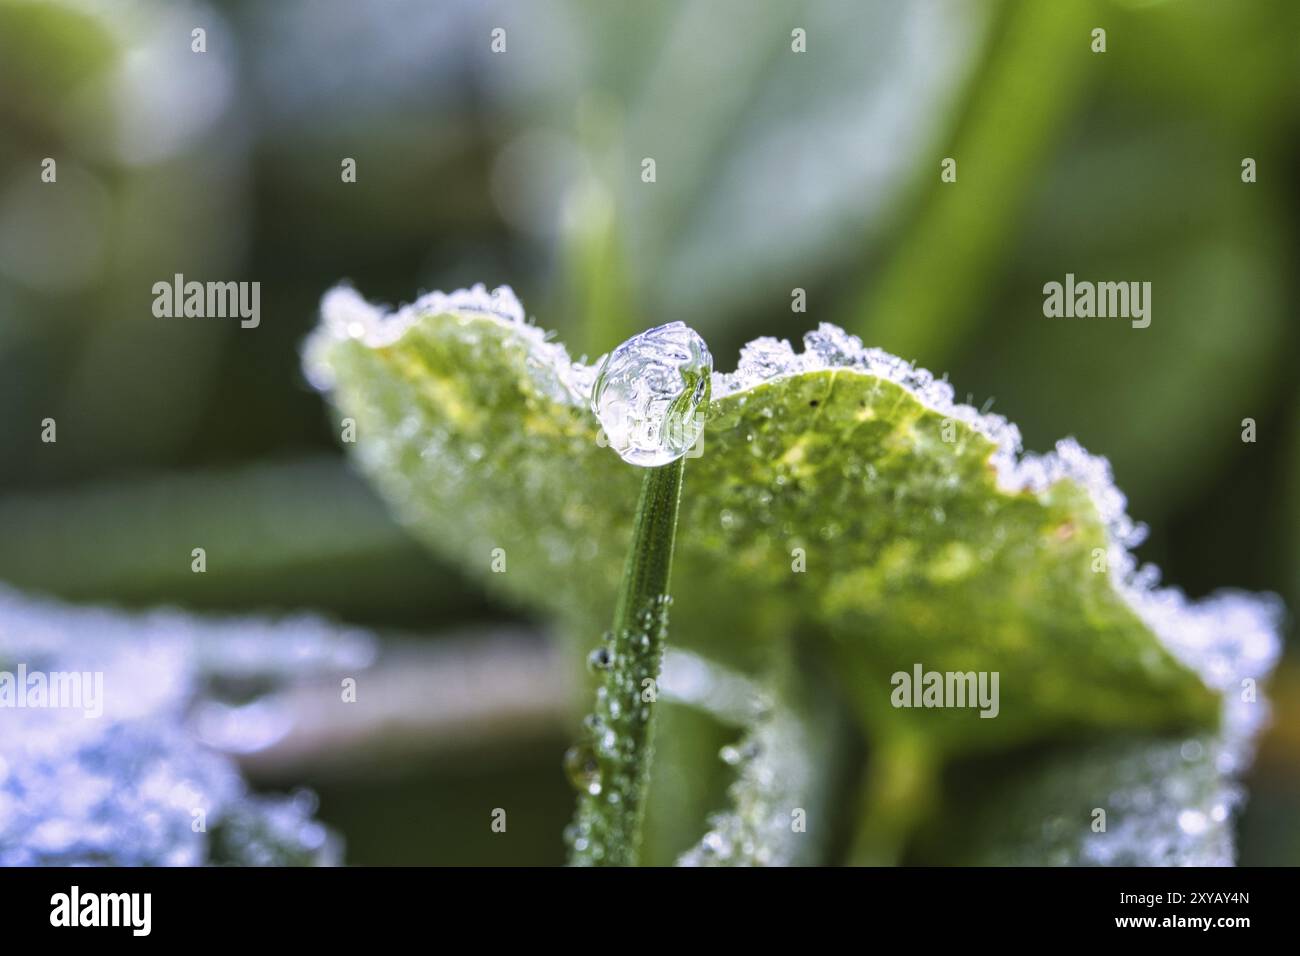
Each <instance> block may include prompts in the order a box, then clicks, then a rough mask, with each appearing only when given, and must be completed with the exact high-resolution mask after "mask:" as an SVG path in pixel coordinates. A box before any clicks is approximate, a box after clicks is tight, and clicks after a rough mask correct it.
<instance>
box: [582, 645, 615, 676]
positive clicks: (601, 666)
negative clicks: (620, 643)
mask: <svg viewBox="0 0 1300 956" xmlns="http://www.w3.org/2000/svg"><path fill="white" fill-rule="evenodd" d="M613 666H614V655H613V654H612V653H611V652H610V649H609V648H608V647H598V648H596V649H595V650H594V651H592V652H591V653H590V654H588V655H587V670H589V671H591V672H592V673H596V672H598V671H607V670H609V669H610V668H611V667H613Z"/></svg>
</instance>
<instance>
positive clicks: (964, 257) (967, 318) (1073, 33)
mask: <svg viewBox="0 0 1300 956" xmlns="http://www.w3.org/2000/svg"><path fill="white" fill-rule="evenodd" d="M1001 18H1002V28H1001V30H999V31H997V33H996V37H997V38H996V39H995V41H994V42H992V43H991V44H989V45H988V47H987V49H986V51H985V57H984V62H983V64H982V66H981V67H980V69H979V70H978V71H977V73H976V75H975V77H974V78H973V80H972V82H971V83H970V84H969V86H968V89H969V91H970V92H969V101H968V103H967V105H966V107H965V108H964V109H961V110H959V111H958V114H957V115H958V116H959V117H960V121H959V123H958V125H957V129H956V132H955V135H954V137H953V142H952V145H951V146H950V147H947V148H946V149H945V150H943V151H942V152H936V154H935V163H934V168H933V170H932V171H931V172H930V173H929V174H927V175H925V176H923V177H920V185H919V189H920V191H921V192H920V195H919V196H918V197H917V200H916V204H917V206H919V207H920V208H919V210H918V209H912V210H908V212H907V213H906V214H905V218H906V219H908V220H910V221H909V222H907V224H906V225H905V226H904V233H903V238H902V240H901V242H900V243H899V244H898V246H897V248H896V249H895V250H894V252H893V253H892V255H891V257H890V259H889V262H888V264H887V265H886V267H885V270H884V272H883V274H880V275H876V274H873V275H872V276H871V277H870V279H869V282H868V284H867V286H866V287H865V288H863V289H862V290H860V291H859V292H858V293H857V294H855V295H850V296H849V297H848V302H849V306H848V308H847V310H846V314H845V315H844V316H843V317H842V319H841V321H842V323H843V325H844V326H845V327H846V328H849V329H853V330H855V331H857V332H858V334H859V335H861V336H862V338H863V340H864V341H865V342H867V343H868V344H870V345H875V346H879V347H881V348H884V349H887V350H889V351H891V352H894V353H895V354H898V355H903V356H909V357H913V358H918V359H921V360H923V361H924V362H925V363H927V364H929V365H931V366H943V365H944V364H945V363H947V362H949V361H950V360H951V359H952V358H953V356H954V355H956V354H958V353H960V352H961V351H962V350H963V348H964V347H965V344H966V337H967V336H968V335H969V334H970V333H971V332H972V330H973V328H974V323H975V322H976V321H977V320H978V319H979V317H980V308H981V306H982V304H983V302H984V300H985V297H984V294H983V293H984V292H985V290H986V288H987V287H988V285H989V284H990V283H991V282H993V281H994V280H995V279H996V278H997V276H998V275H999V273H1000V270H999V269H998V263H999V260H1000V259H1002V257H1003V256H1004V255H1005V253H1006V245H1007V243H1008V242H1009V241H1010V239H1011V237H1012V236H1013V235H1014V232H1015V229H1016V225H1017V220H1018V216H1019V214H1020V212H1021V211H1022V210H1023V208H1024V206H1025V204H1026V202H1027V200H1028V198H1029V196H1030V194H1031V193H1030V190H1028V189H1026V188H1025V184H1026V182H1027V181H1030V180H1032V179H1033V178H1034V177H1035V175H1036V174H1037V173H1039V172H1040V171H1041V170H1042V169H1043V168H1044V165H1045V159H1046V156H1047V154H1048V151H1049V150H1050V149H1051V147H1052V144H1053V143H1054V142H1055V139H1056V136H1057V134H1058V133H1059V131H1060V129H1061V127H1062V125H1063V124H1064V122H1065V120H1066V118H1067V117H1069V116H1070V115H1071V114H1072V113H1073V111H1074V107H1075V104H1076V102H1077V100H1078V98H1079V94H1080V91H1081V90H1082V89H1083V87H1084V81H1085V80H1086V78H1087V71H1086V68H1085V64H1086V62H1087V58H1088V57H1090V56H1093V55H1094V54H1093V53H1092V52H1091V50H1090V48H1089V46H1088V37H1089V30H1090V28H1091V27H1093V26H1096V25H1097V24H1096V23H1095V22H1094V21H1096V19H1097V16H1096V12H1095V10H1094V8H1093V7H1092V6H1090V5H1089V4H1086V3H1083V2H1080V0H1061V2H1057V3H1008V4H1006V5H1004V7H1003V9H1002V11H1001ZM1029 77H1032V78H1033V79H1032V80H1030V79H1028V78H1029ZM941 156H950V157H952V158H954V159H956V160H957V180H956V182H954V183H941V182H940V180H939V172H940V167H939V159H940V158H941ZM967 184H969V187H968V185H967Z"/></svg>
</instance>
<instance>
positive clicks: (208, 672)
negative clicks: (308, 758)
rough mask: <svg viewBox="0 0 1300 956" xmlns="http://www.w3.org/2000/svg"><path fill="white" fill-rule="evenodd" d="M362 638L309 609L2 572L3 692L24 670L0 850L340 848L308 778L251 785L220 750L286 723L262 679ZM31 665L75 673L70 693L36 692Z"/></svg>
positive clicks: (338, 659)
mask: <svg viewBox="0 0 1300 956" xmlns="http://www.w3.org/2000/svg"><path fill="white" fill-rule="evenodd" d="M373 653H374V648H373V646H372V644H371V640H370V638H369V636H368V635H366V634H364V633H362V632H359V631H355V630H352V629H348V628H339V627H336V626H334V625H330V624H328V623H326V622H324V621H322V620H320V619H318V618H314V617H310V616H300V617H293V618H283V619H279V620H271V619H267V618H202V617H196V616H193V615H189V614H184V613H181V612H179V611H171V610H160V611H153V612H149V613H143V614H128V613H123V612H119V611H113V610H108V609H105V608H99V607H78V606H74V605H66V604H61V603H58V602H55V601H51V600H49V599H38V598H32V597H28V596H26V595H24V594H22V593H21V592H18V591H13V590H11V589H9V588H7V587H3V586H0V694H5V695H9V696H12V695H13V694H14V693H16V692H18V683H19V682H18V681H17V678H18V677H19V676H20V675H26V677H27V680H26V681H24V682H23V683H25V684H27V686H28V692H27V696H26V697H25V698H24V699H25V701H26V702H27V704H28V706H26V707H21V708H19V707H16V706H14V701H6V702H5V706H4V707H3V708H0V865H5V866H38V865H43V866H50V865H58V866H71V865H114V866H196V865H204V864H236V865H245V866H266V865H320V864H332V863H336V862H338V861H340V859H341V855H342V844H341V842H340V840H339V838H338V837H337V835H335V834H334V833H332V832H331V831H329V830H328V829H327V828H326V827H325V826H324V825H323V824H321V823H320V822H319V821H318V820H317V819H316V817H315V811H316V798H315V796H314V795H313V794H311V793H309V792H307V791H300V792H298V793H295V794H292V795H289V796H262V795H258V794H254V793H252V792H250V790H249V788H248V785H247V784H246V783H245V782H244V780H243V778H242V777H241V776H240V774H239V770H238V768H237V766H236V765H235V763H234V761H233V759H232V758H231V756H229V755H230V754H234V753H249V752H253V751H255V750H257V749H259V748H261V747H265V746H268V745H269V744H271V743H273V742H275V740H277V739H278V738H279V737H280V736H283V735H284V734H285V733H287V732H288V730H289V729H290V727H291V725H292V718H291V716H290V715H289V714H287V713H281V712H279V711H278V710H277V709H276V707H275V706H274V705H273V704H270V705H268V704H264V703H263V702H262V696H261V692H262V691H265V690H266V689H269V688H274V687H277V686H280V685H285V684H288V683H291V682H292V681H295V680H300V679H303V678H304V677H311V676H313V675H323V674H330V673H336V672H340V671H342V672H355V671H356V670H357V669H359V668H362V667H364V666H366V665H367V664H368V662H369V661H370V659H371V657H372V656H373ZM37 673H39V674H40V675H43V676H42V677H41V678H40V680H41V681H43V682H44V684H45V686H46V687H47V688H48V687H52V686H53V684H54V680H55V678H54V676H53V675H76V676H77V685H76V686H77V693H78V695H79V696H78V697H77V698H76V699H75V701H73V699H72V698H67V697H60V698H59V701H60V702H61V704H62V705H61V706H58V707H52V706H47V705H46V704H45V703H42V704H41V705H40V706H37V705H36V704H35V701H37V700H41V698H39V697H34V696H32V695H33V694H34V693H35V688H36V687H37V686H39V685H38V684H37V683H33V681H32V675H34V674H37ZM93 675H101V677H100V678H99V683H98V684H96V683H95V678H94V676H93ZM64 679H65V678H63V677H61V678H60V680H64ZM96 688H97V689H96ZM65 693H71V690H68V691H65ZM44 700H45V701H49V700H50V698H48V697H47V698H45V699H44ZM70 703H75V704H76V705H77V706H71V705H70ZM200 822H201V824H202V825H201V826H199V825H197V824H198V823H200Z"/></svg>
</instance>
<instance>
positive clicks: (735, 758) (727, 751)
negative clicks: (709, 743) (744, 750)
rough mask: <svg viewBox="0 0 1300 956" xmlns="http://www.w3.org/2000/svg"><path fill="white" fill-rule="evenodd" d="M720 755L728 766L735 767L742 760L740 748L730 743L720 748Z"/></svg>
mask: <svg viewBox="0 0 1300 956" xmlns="http://www.w3.org/2000/svg"><path fill="white" fill-rule="evenodd" d="M718 756H719V757H721V758H722V762H723V763H725V764H726V765H727V766H728V767H734V766H736V765H737V764H739V763H740V761H741V755H740V748H739V747H733V746H731V745H730V744H728V745H727V746H726V747H723V748H722V749H721V750H719V751H718Z"/></svg>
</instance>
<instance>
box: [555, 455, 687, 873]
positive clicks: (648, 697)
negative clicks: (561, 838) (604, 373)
mask: <svg viewBox="0 0 1300 956" xmlns="http://www.w3.org/2000/svg"><path fill="white" fill-rule="evenodd" d="M684 466H685V459H684V458H679V459H677V460H676V461H674V462H672V463H670V464H667V465H663V466H661V467H658V468H652V469H649V470H648V471H646V474H645V478H644V479H643V481H642V483H641V497H640V500H639V502H638V504H637V509H636V520H635V521H634V522H633V527H632V543H631V546H630V548H629V550H628V555H627V563H626V564H625V565H624V567H623V583H622V587H621V589H620V591H619V596H618V603H617V604H616V606H615V609H614V627H613V630H612V632H611V634H610V635H609V636H608V638H607V644H606V645H605V648H604V650H605V651H606V652H607V658H606V661H605V662H604V665H605V666H603V668H601V669H600V674H601V685H600V687H599V688H598V689H597V691H596V707H595V710H594V712H593V714H592V716H591V717H590V718H588V732H589V733H590V735H591V740H590V742H589V744H588V745H587V746H586V747H583V746H580V747H579V748H575V750H576V751H577V752H576V754H571V763H572V762H573V761H575V760H576V761H577V762H578V763H579V764H581V763H582V762H583V761H590V763H591V764H592V768H591V769H592V772H591V773H589V774H587V775H586V776H582V775H579V777H578V781H579V785H580V787H581V794H580V796H579V800H578V812H577V817H576V819H575V821H574V825H573V828H572V830H571V833H570V846H571V848H572V853H571V856H570V860H571V862H572V863H573V864H574V865H579V866H635V865H636V864H637V862H638V859H639V854H640V845H641V822H642V819H643V817H644V816H645V794H646V790H647V788H648V785H649V780H650V761H651V757H652V750H653V736H654V713H655V702H656V700H657V698H658V691H659V686H658V685H659V669H660V665H661V663H662V661H663V652H664V641H665V639H666V637H667V633H668V606H669V603H670V600H671V599H670V598H669V596H668V583H669V576H670V574H671V573H672V563H673V545H674V542H675V540H676V536H677V510H678V504H679V503H680V501H681V490H682V471H683V468H684Z"/></svg>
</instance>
